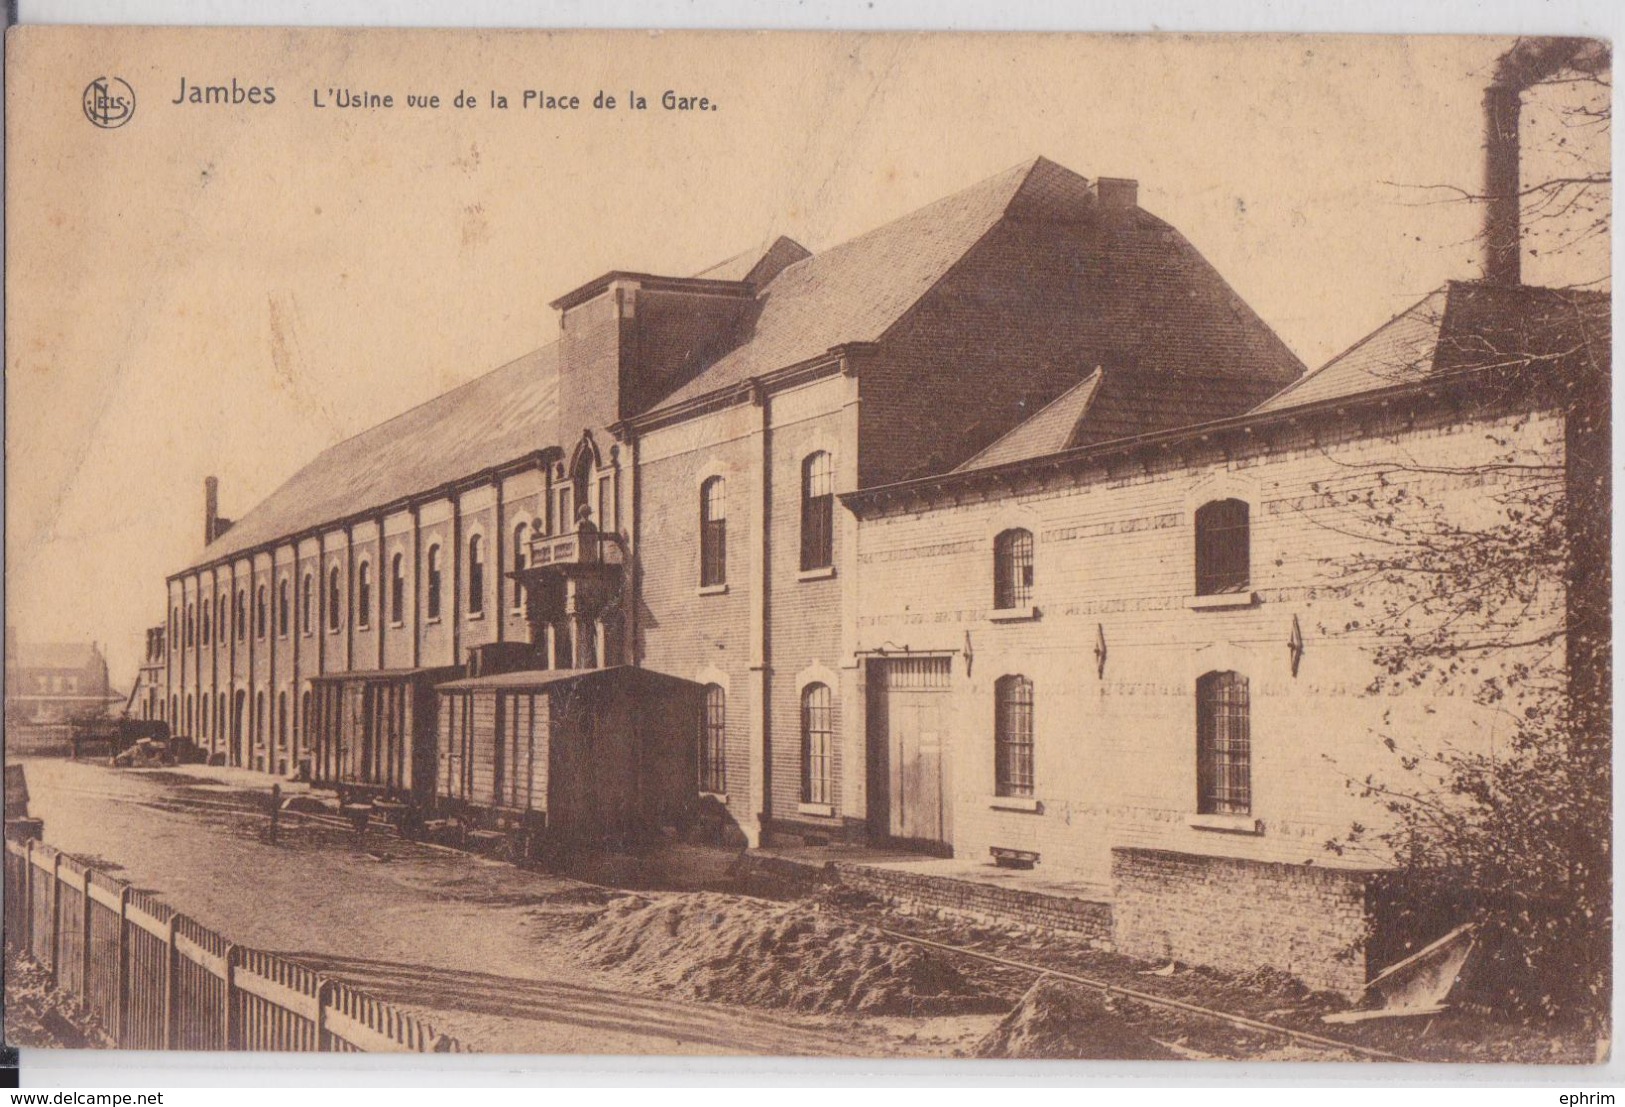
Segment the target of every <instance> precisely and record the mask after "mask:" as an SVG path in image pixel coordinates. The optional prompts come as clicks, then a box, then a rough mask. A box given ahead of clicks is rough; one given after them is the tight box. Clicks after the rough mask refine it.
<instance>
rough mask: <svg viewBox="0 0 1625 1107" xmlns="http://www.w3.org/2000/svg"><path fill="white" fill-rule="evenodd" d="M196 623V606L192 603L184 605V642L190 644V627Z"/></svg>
mask: <svg viewBox="0 0 1625 1107" xmlns="http://www.w3.org/2000/svg"><path fill="white" fill-rule="evenodd" d="M196 623H197V608H196V607H195V606H193V605H192V604H187V605H186V644H187V645H188V646H190V645H191V644H192V637H193V635H192V628H193V626H195V625H196Z"/></svg>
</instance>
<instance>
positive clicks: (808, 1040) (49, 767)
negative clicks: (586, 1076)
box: [26, 760, 997, 1056]
mask: <svg viewBox="0 0 1625 1107" xmlns="http://www.w3.org/2000/svg"><path fill="white" fill-rule="evenodd" d="M26 764H27V772H28V786H29V790H30V792H31V793H32V797H33V799H32V810H33V813H34V814H36V815H38V816H41V817H43V818H44V820H45V840H46V841H47V842H48V843H50V844H51V845H54V846H56V847H58V848H60V849H63V850H66V851H68V852H70V853H75V854H80V855H83V856H87V857H91V858H98V859H101V860H102V861H105V862H110V863H113V864H115V865H117V866H120V867H121V868H122V869H123V872H122V873H120V875H122V876H123V877H124V878H125V879H128V880H130V881H132V882H133V883H135V884H136V885H138V886H140V887H144V888H151V889H153V890H154V891H156V892H157V893H158V894H160V895H161V896H162V897H163V898H164V899H165V900H166V901H167V902H169V903H170V904H172V905H173V906H174V907H175V908H176V909H178V910H180V911H182V912H184V913H186V914H189V915H191V916H193V917H194V918H196V919H197V920H198V921H200V922H202V923H203V924H204V925H206V926H209V927H212V928H214V929H215V930H218V931H219V932H221V933H222V934H225V935H227V936H229V937H231V938H232V939H233V940H235V941H238V942H241V943H243V944H247V945H252V946H258V947H261V948H264V949H269V950H274V951H277V952H281V953H285V954H288V955H291V956H295V957H298V958H300V959H302V960H304V961H306V962H307V963H309V964H311V965H312V966H313V967H316V968H318V969H320V970H321V971H323V972H326V973H329V974H332V975H334V976H336V977H340V978H343V979H346V980H349V981H353V982H355V983H358V984H360V985H362V986H363V987H366V988H367V989H369V990H371V991H372V992H373V993H374V994H376V995H378V996H379V997H380V998H383V999H387V1000H390V1001H392V1002H394V1003H397V1004H399V1005H400V1006H402V1007H404V1008H407V1009H409V1010H411V1011H414V1012H416V1013H419V1014H421V1015H423V1016H424V1017H426V1018H427V1019H428V1020H429V1021H431V1022H432V1023H433V1024H434V1025H435V1026H436V1027H437V1028H439V1029H441V1030H443V1031H445V1032H447V1033H449V1034H452V1035H454V1036H456V1037H458V1038H460V1039H462V1040H463V1041H464V1042H466V1043H468V1044H469V1045H470V1046H472V1047H473V1048H476V1049H479V1050H482V1051H489V1052H508V1053H585V1054H594V1053H600V1054H601V1053H643V1054H650V1053H655V1054H673V1053H684V1054H695V1053H711V1054H738V1053H754V1054H816V1055H869V1056H874V1055H886V1054H904V1055H913V1056H940V1055H943V1054H946V1053H951V1052H953V1051H954V1050H955V1049H958V1048H963V1046H964V1045H965V1044H966V1043H968V1042H970V1041H974V1040H975V1038H976V1037H977V1036H978V1035H980V1034H981V1033H983V1032H985V1031H986V1030H987V1029H988V1028H989V1027H990V1026H991V1025H992V1024H993V1023H994V1022H996V1021H997V1016H996V1015H985V1014H983V1015H963V1016H956V1017H951V1018H949V1017H943V1018H919V1019H914V1018H895V1017H893V1018H885V1019H880V1018H874V1019H860V1018H853V1017H851V1016H849V1015H846V1016H810V1015H795V1014H786V1013H782V1012H775V1011H765V1010H760V1009H748V1008H743V1007H734V1006H729V1005H724V1004H701V1003H690V1002H679V1001H676V1000H671V999H667V998H663V997H662V996H661V995H659V994H658V993H654V992H652V990H647V989H635V988H632V987H629V986H628V985H627V984H626V983H625V982H624V981H617V980H616V979H615V978H614V977H613V975H611V974H604V973H595V972H593V971H591V970H589V969H585V968H583V966H582V965H580V964H579V962H578V961H577V960H575V959H573V958H572V956H571V955H569V954H568V953H566V952H564V951H563V950H561V949H558V948H556V943H553V942H551V941H550V940H549V925H550V924H549V921H548V917H547V915H548V912H549V911H551V912H553V913H554V914H553V918H554V920H555V921H554V923H553V924H552V925H556V919H557V912H559V911H568V910H569V909H570V904H571V903H572V902H576V901H579V900H580V899H581V898H583V897H584V896H585V897H590V896H591V895H592V894H593V893H594V889H593V888H592V886H590V885H583V884H580V883H578V882H576V881H571V880H567V879H564V878H560V877H555V876H550V875H547V874H542V873H534V872H527V871H524V870H520V869H517V868H514V867H513V866H510V865H506V864H498V863H494V862H489V861H485V860H482V859H480V858H475V857H469V856H466V855H462V854H458V853H452V852H449V851H442V850H437V849H433V848H431V847H427V846H419V845H414V844H412V843H408V842H405V841H402V840H400V839H397V838H394V837H389V836H385V835H383V834H379V833H373V834H370V835H369V836H368V838H367V839H366V841H365V842H364V843H361V842H358V841H357V840H356V838H355V836H354V835H353V834H350V833H348V832H346V831H343V830H339V829H336V828H331V827H328V826H324V825H316V824H312V823H309V822H305V821H303V820H289V821H286V822H285V823H284V825H283V830H282V835H281V841H280V844H278V845H276V846H272V845H269V844H268V843H267V842H266V841H265V840H264V834H265V825H266V818H265V814H264V808H263V799H262V798H261V797H259V796H256V795H255V794H253V793H250V792H246V791H244V790H243V789H242V787H240V786H239V785H238V784H236V783H232V782H228V776H227V775H226V774H222V773H221V772H220V771H219V770H211V769H197V768H192V767H185V768H181V769H177V770H143V771H129V770H123V771H120V770H113V769H109V768H106V767H104V766H101V765H91V764H76V763H72V762H66V761H61V760H30V761H28V762H26Z"/></svg>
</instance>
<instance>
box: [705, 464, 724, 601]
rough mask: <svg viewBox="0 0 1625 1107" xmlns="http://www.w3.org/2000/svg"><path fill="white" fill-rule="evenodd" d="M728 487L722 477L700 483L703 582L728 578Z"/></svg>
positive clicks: (721, 580) (721, 581)
mask: <svg viewBox="0 0 1625 1107" xmlns="http://www.w3.org/2000/svg"><path fill="white" fill-rule="evenodd" d="M727 495H728V487H727V484H726V482H725V481H723V479H722V478H721V477H712V478H711V479H710V480H708V481H706V482H705V483H704V484H702V485H700V585H701V587H709V586H711V585H716V584H724V583H726V582H727V580H728V499H727Z"/></svg>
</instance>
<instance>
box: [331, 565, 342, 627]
mask: <svg viewBox="0 0 1625 1107" xmlns="http://www.w3.org/2000/svg"><path fill="white" fill-rule="evenodd" d="M343 607H344V598H343V596H342V594H341V593H340V592H339V571H338V569H337V568H333V569H329V570H328V572H327V629H328V630H337V629H339V612H340V611H341V610H342V609H343Z"/></svg>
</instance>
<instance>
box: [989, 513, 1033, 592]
mask: <svg viewBox="0 0 1625 1107" xmlns="http://www.w3.org/2000/svg"><path fill="white" fill-rule="evenodd" d="M1032 602H1033V535H1032V532H1031V531H1027V530H1021V529H1019V528H1018V529H1016V530H1007V531H1005V532H1004V533H1003V534H1001V535H999V536H998V537H997V538H995V539H994V540H993V606H994V607H996V608H999V609H1001V610H1004V609H1008V608H1013V607H1030V606H1032Z"/></svg>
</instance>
